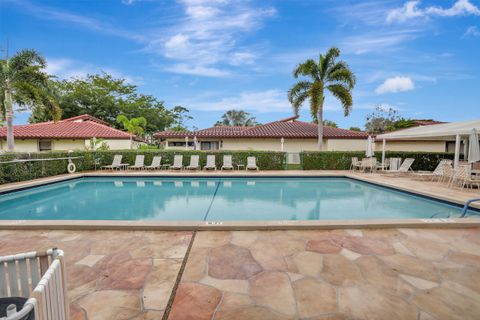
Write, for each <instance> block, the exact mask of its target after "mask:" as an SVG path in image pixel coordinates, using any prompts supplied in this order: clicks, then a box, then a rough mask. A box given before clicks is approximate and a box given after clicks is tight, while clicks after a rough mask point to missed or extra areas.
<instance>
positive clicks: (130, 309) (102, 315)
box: [78, 290, 141, 320]
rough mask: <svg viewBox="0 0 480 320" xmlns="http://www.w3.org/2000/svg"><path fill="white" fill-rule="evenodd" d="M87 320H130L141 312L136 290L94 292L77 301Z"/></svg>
mask: <svg viewBox="0 0 480 320" xmlns="http://www.w3.org/2000/svg"><path fill="white" fill-rule="evenodd" d="M78 304H79V305H80V306H81V307H82V308H83V309H84V310H85V313H86V314H87V317H88V320H105V319H117V320H126V319H130V318H132V317H134V316H136V315H138V314H139V313H140V312H141V303H140V293H139V292H138V291H137V290H103V291H96V292H94V293H92V294H89V295H87V296H85V297H83V298H81V299H79V300H78Z"/></svg>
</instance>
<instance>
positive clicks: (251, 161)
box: [245, 157, 259, 171]
mask: <svg viewBox="0 0 480 320" xmlns="http://www.w3.org/2000/svg"><path fill="white" fill-rule="evenodd" d="M258 169H259V168H258V166H257V158H255V157H247V166H246V167H245V170H257V171H258Z"/></svg>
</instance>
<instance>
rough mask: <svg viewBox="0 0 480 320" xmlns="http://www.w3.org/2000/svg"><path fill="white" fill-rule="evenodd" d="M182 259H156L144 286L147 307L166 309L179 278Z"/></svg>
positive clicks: (145, 305)
mask: <svg viewBox="0 0 480 320" xmlns="http://www.w3.org/2000/svg"><path fill="white" fill-rule="evenodd" d="M181 264H182V260H180V259H155V260H154V262H153V268H152V271H151V272H150V273H149V274H148V276H147V278H146V279H145V285H144V286H143V306H144V308H145V309H154V310H164V309H165V308H166V306H167V303H168V300H169V299H170V295H171V292H172V289H173V286H174V284H175V281H176V279H177V275H178V271H179V270H180V267H181Z"/></svg>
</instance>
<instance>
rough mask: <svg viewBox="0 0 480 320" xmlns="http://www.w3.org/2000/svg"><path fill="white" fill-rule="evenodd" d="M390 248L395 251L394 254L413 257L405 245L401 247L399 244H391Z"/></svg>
mask: <svg viewBox="0 0 480 320" xmlns="http://www.w3.org/2000/svg"><path fill="white" fill-rule="evenodd" d="M392 246H393V248H394V249H395V252H396V253H400V254H405V255H408V256H413V255H414V254H413V252H412V251H410V250H409V249H408V248H407V247H405V245H403V244H402V243H401V242H395V243H394V244H392Z"/></svg>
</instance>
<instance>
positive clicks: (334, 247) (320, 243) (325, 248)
mask: <svg viewBox="0 0 480 320" xmlns="http://www.w3.org/2000/svg"><path fill="white" fill-rule="evenodd" d="M307 250H308V251H314V252H318V253H339V252H340V250H342V247H341V246H340V245H338V244H337V243H336V242H334V241H332V240H329V239H325V240H310V241H308V242H307Z"/></svg>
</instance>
